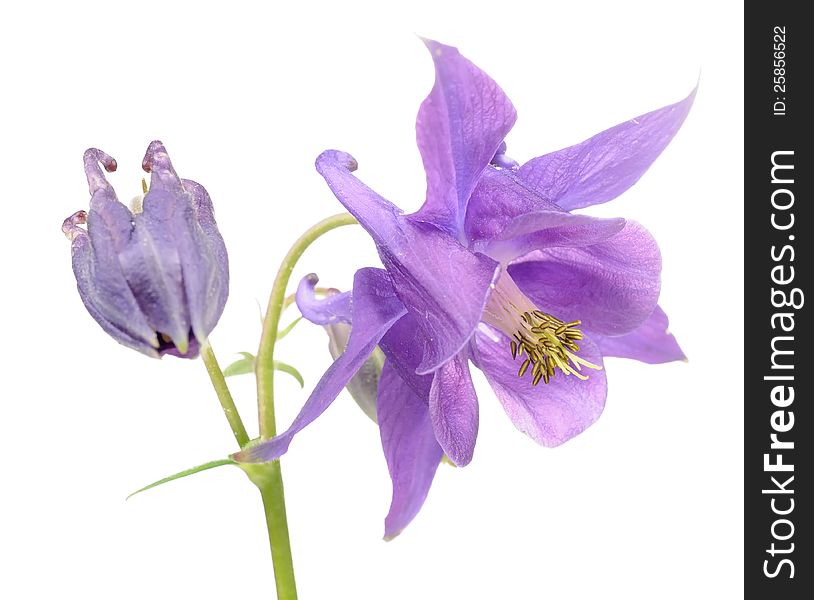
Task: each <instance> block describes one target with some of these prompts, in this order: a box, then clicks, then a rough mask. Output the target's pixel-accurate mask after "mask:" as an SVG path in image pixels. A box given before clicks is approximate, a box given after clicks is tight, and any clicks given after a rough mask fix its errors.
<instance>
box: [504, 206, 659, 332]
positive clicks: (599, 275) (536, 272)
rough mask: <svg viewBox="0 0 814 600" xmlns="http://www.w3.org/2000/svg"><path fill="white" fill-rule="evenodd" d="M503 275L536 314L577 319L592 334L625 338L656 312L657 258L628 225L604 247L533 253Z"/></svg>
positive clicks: (647, 238)
mask: <svg viewBox="0 0 814 600" xmlns="http://www.w3.org/2000/svg"><path fill="white" fill-rule="evenodd" d="M508 272H509V274H510V275H511V276H512V279H514V281H515V283H516V284H517V285H518V287H520V289H521V290H522V291H523V293H524V294H526V295H527V296H528V297H529V298H530V299H531V300H532V301H533V302H534V303H535V304H536V305H537V306H538V307H539V308H540V309H541V310H543V311H545V312H547V313H549V314H552V315H554V316H556V317H557V318H559V319H562V320H564V321H576V320H580V321H582V326H583V328H584V329H587V330H589V331H591V332H596V333H601V334H603V335H624V334H626V333H630V332H631V331H633V330H634V329H636V328H637V327H638V326H639V325H641V324H642V323H644V321H645V320H646V319H647V318H648V317H649V316H650V315H651V314H652V313H653V310H654V309H655V307H656V302H657V301H658V297H659V291H660V289H661V254H660V252H659V249H658V245H657V244H656V241H655V240H654V239H653V237H652V236H651V235H650V233H649V232H648V231H647V230H646V229H645V228H644V227H642V226H641V225H639V224H638V223H636V222H635V221H627V222H626V223H625V226H624V228H623V229H622V230H621V231H620V232H619V233H617V234H616V235H614V236H613V237H611V238H609V239H607V240H605V241H604V242H600V243H598V244H593V245H591V246H583V247H580V248H546V249H544V250H537V251H535V252H533V253H531V254H529V255H528V256H526V257H524V258H523V259H522V260H521V261H520V262H516V263H514V264H511V265H509V267H508Z"/></svg>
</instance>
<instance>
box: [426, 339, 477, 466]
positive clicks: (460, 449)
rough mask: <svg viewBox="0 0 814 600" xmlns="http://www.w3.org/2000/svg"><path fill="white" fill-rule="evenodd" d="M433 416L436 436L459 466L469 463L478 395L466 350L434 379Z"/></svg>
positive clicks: (475, 424) (475, 426) (431, 407)
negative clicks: (471, 375)
mask: <svg viewBox="0 0 814 600" xmlns="http://www.w3.org/2000/svg"><path fill="white" fill-rule="evenodd" d="M429 407H430V418H431V419H432V428H433V431H434V432H435V439H437V440H438V443H439V444H441V448H443V450H444V452H445V453H446V455H447V456H448V457H449V458H450V459H451V460H452V462H454V463H455V464H456V465H458V466H459V467H463V466H466V465H468V464H469V461H471V460H472V454H473V453H474V451H475V441H476V440H477V437H478V396H477V394H476V393H475V386H474V385H472V377H470V375H469V360H468V358H467V352H465V351H464V352H460V353H459V354H457V355H456V356H455V357H454V358H452V359H451V360H449V361H447V362H446V363H444V364H443V365H442V366H441V367H440V368H439V369H438V370H437V371H435V375H434V376H433V379H432V386H431V387H430V405H429Z"/></svg>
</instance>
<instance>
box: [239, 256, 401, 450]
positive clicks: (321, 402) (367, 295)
mask: <svg viewBox="0 0 814 600" xmlns="http://www.w3.org/2000/svg"><path fill="white" fill-rule="evenodd" d="M404 313H405V308H404V306H403V305H402V303H401V301H400V300H399V299H398V297H397V296H396V294H395V292H394V290H393V286H392V284H391V283H390V278H389V277H388V276H387V274H386V273H385V272H384V271H382V270H381V269H372V268H364V269H359V270H358V271H357V272H356V276H355V277H354V279H353V328H352V329H351V334H350V339H349V340H348V346H347V348H345V352H344V353H343V354H342V355H341V356H340V357H339V358H337V359H336V360H335V361H334V363H333V364H332V365H331V366H330V367H329V368H328V370H327V371H326V372H325V374H324V375H323V376H322V379H320V380H319V383H317V385H316V387H315V388H314V391H313V392H311V395H310V396H309V398H308V400H307V401H306V402H305V405H304V406H303V407H302V410H300V414H298V415H297V417H296V418H295V419H294V421H293V422H292V423H291V426H290V427H289V428H288V429H287V430H286V431H285V432H283V433H281V434H280V435H278V436H277V437H275V438H273V439H270V440H266V441H264V442H261V443H260V444H258V445H256V446H252V447H249V448H245V449H244V450H242V451H240V452H238V453H237V454H234V455H233V458H234V459H235V460H236V461H238V462H267V461H271V460H276V459H278V458H280V456H282V455H283V454H285V452H286V451H287V450H288V446H289V444H290V443H291V440H292V439H293V438H294V436H295V435H296V434H297V433H298V432H300V431H302V430H303V429H304V428H305V427H307V426H308V425H309V424H310V423H312V422H313V421H314V420H315V419H316V418H317V417H319V416H320V415H321V414H322V413H323V412H325V409H327V408H328V407H329V406H330V405H331V403H332V402H333V401H334V400H335V399H336V397H337V396H338V395H339V393H340V392H341V391H342V389H343V388H344V387H345V386H346V385H347V383H348V381H350V379H351V377H353V375H354V374H355V373H356V372H357V371H358V370H359V368H360V367H361V366H362V365H363V364H364V362H365V360H366V359H367V357H368V356H370V353H371V352H373V349H374V348H375V347H376V344H378V343H379V340H380V339H381V338H382V336H383V335H384V334H385V333H386V332H387V330H388V329H390V327H391V326H392V325H393V323H395V322H396V321H397V320H398V319H399V318H400V317H401V316H402V315H403V314H404Z"/></svg>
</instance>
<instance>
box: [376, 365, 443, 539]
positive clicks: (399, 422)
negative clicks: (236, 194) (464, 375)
mask: <svg viewBox="0 0 814 600" xmlns="http://www.w3.org/2000/svg"><path fill="white" fill-rule="evenodd" d="M377 412H378V417H379V429H380V432H381V438H382V448H383V449H384V457H385V459H386V460H387V469H388V471H390V479H391V480H392V481H393V499H392V501H391V503H390V511H389V512H388V514H387V517H386V518H385V520H384V539H386V540H390V539H393V538H394V537H396V536H397V535H398V534H399V533H401V531H402V530H403V529H404V528H405V527H406V526H407V525H408V524H409V523H410V521H412V520H413V518H414V517H415V516H416V515H417V514H418V511H419V510H420V509H421V506H422V505H423V504H424V500H425V499H426V498H427V493H428V492H429V490H430V485H432V480H433V478H434V477H435V471H436V469H437V468H438V464H439V463H440V462H441V456H442V454H443V452H442V450H441V446H439V445H438V442H437V441H436V439H435V434H434V433H433V430H432V423H431V422H430V413H429V410H428V409H427V403H426V402H425V401H424V400H422V399H421V398H419V397H418V396H416V394H415V392H413V390H412V388H411V387H410V386H409V385H407V384H406V383H405V382H404V380H403V379H401V377H399V375H398V372H397V371H396V370H395V369H394V368H392V366H391V364H390V361H389V360H386V361H385V363H384V367H383V368H382V375H381V379H380V380H379V397H378V402H377Z"/></svg>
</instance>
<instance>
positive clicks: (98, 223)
mask: <svg viewBox="0 0 814 600" xmlns="http://www.w3.org/2000/svg"><path fill="white" fill-rule="evenodd" d="M84 163H85V174H86V176H87V179H88V187H89V189H90V193H91V199H90V209H89V210H88V211H87V212H85V211H81V210H80V211H78V212H76V213H74V214H73V215H71V216H70V217H68V218H67V219H66V220H65V221H64V223H63V224H62V231H63V233H64V234H65V235H66V237H68V239H70V240H71V255H72V262H73V271H74V275H75V276H76V283H77V288H78V289H79V295H80V297H81V298H82V302H83V303H84V304H85V307H86V308H87V309H88V312H89V313H90V314H91V316H92V317H93V318H94V319H95V320H96V321H97V322H98V323H99V325H101V326H102V328H103V329H104V330H105V331H106V332H107V333H108V334H110V335H111V336H112V337H113V338H114V339H116V340H117V341H118V342H119V343H121V344H124V345H125V346H128V347H130V348H133V349H135V350H138V351H139V352H142V353H144V354H147V355H149V356H153V357H156V358H157V357H160V356H162V355H164V354H173V355H175V356H180V357H183V358H194V357H196V356H197V355H198V351H199V348H200V346H201V344H203V343H205V341H206V339H207V337H208V335H209V333H210V332H211V331H212V329H214V327H215V324H216V323H217V322H218V319H219V318H220V315H221V313H222V312H223V307H224V305H225V304H226V298H227V296H228V294H229V264H228V258H227V254H226V247H225V245H224V243H223V238H222V237H221V235H220V233H219V232H218V229H217V225H216V223H215V218H214V213H213V209H212V201H211V200H210V198H209V194H208V193H207V192H206V190H205V189H204V188H203V186H201V185H200V184H198V183H195V182H194V181H190V180H188V179H181V178H179V177H178V175H177V174H176V173H175V170H174V169H173V166H172V163H171V162H170V158H169V156H168V154H167V151H166V149H165V148H164V145H163V144H162V143H161V142H159V141H154V142H152V143H151V144H150V146H149V147H148V148H147V153H146V155H145V157H144V161H143V163H142V166H143V168H144V170H145V171H147V172H148V173H150V174H151V177H150V188H149V191H148V192H147V194H146V195H145V196H144V200H143V203H142V210H141V211H137V212H132V211H131V210H130V209H129V208H127V206H125V205H124V204H123V203H121V202H119V199H118V197H117V196H116V192H115V191H114V190H113V187H112V186H111V185H110V183H108V181H107V178H106V177H105V174H104V172H103V171H102V169H101V167H100V165H101V166H103V167H104V168H105V170H106V171H108V172H112V171H115V170H116V161H115V160H113V158H111V157H110V156H109V155H107V154H105V153H104V152H102V151H101V150H97V149H95V148H91V149H89V150H87V151H86V152H85V155H84ZM82 225H87V228H84V227H82Z"/></svg>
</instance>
